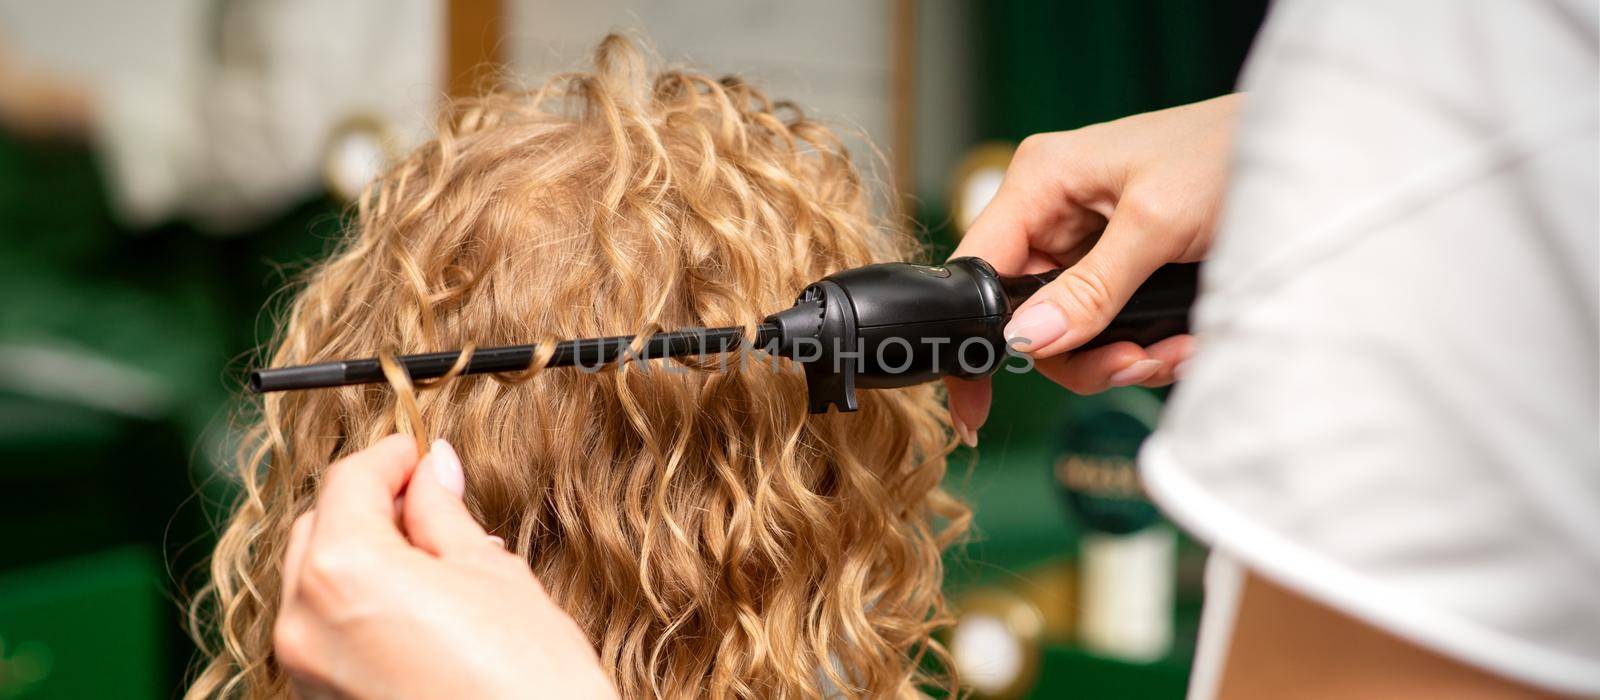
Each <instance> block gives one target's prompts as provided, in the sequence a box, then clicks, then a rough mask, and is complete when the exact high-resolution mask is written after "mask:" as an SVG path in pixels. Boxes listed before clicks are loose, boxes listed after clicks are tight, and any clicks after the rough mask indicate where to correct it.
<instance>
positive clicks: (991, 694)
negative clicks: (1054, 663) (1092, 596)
mask: <svg viewBox="0 0 1600 700" xmlns="http://www.w3.org/2000/svg"><path fill="white" fill-rule="evenodd" d="M955 607H956V610H957V613H958V615H957V617H956V623H955V625H954V626H953V627H952V628H951V629H950V644H949V648H950V658H951V660H952V661H954V662H955V667H956V673H957V674H958V675H959V677H960V682H961V685H962V687H964V688H970V689H971V690H972V691H973V692H974V693H976V694H977V696H978V697H982V698H990V699H994V700H1002V699H1007V698H1018V697H1022V696H1024V695H1026V694H1027V693H1028V691H1030V690H1032V689H1033V686H1034V684H1035V683H1036V682H1037V681H1038V677H1039V669H1040V664H1041V662H1042V657H1043V653H1044V652H1043V643H1044V642H1043V635H1044V626H1045V621H1044V617H1043V615H1042V614H1041V613H1040V612H1039V609H1038V608H1037V607H1035V606H1034V605H1033V604H1032V603H1030V602H1028V601H1027V600H1024V599H1023V598H1022V597H1020V596H1018V595H1016V594H1014V593H1011V592H1009V591H1006V590H1003V589H993V588H991V589H979V590H977V591H974V592H972V593H969V594H967V595H965V596H962V598H961V599H960V600H959V601H957V602H956V604H955Z"/></svg>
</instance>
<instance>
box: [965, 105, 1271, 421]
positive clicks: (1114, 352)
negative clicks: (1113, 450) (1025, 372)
mask: <svg viewBox="0 0 1600 700" xmlns="http://www.w3.org/2000/svg"><path fill="white" fill-rule="evenodd" d="M1241 99H1242V97H1241V96H1240V95H1228V96H1225V97H1218V98H1216V99H1212V100H1207V101H1205V102H1197V103H1195V104H1192V105H1185V106H1183V107H1175V108H1172V109H1166V110H1162V111H1159V112H1151V113H1149V114H1140V115H1135V116H1132V117H1128V118H1125V119H1119V120H1117V121H1113V122H1107V123H1104V124H1096V125H1093V126H1089V127H1084V128H1082V129H1077V130H1074V131H1064V132H1059V133H1051V134H1038V135H1035V136H1031V137H1029V138H1028V139H1026V140H1024V141H1023V142H1022V145H1021V146H1020V147H1019V148H1018V149H1017V153H1016V156H1015V157H1014V158H1013V159H1012V161H1011V167H1010V168H1009V169H1008V170H1007V171H1006V178H1005V182H1004V183H1003V184H1002V185H1001V186H1000V191H999V193H998V194H996V195H995V198H994V200H993V201H991V202H990V203H989V206H988V207H986V208H985V209H984V210H983V213H982V214H981V215H979V216H978V219H977V220H976V221H974V222H973V224H972V228H971V230H970V231H968V233H967V235H966V237H965V238H964V239H962V241H961V245H960V246H958V247H957V248H956V252H955V255H957V256H962V255H973V256H977V257H980V258H983V259H985V260H988V261H989V263H990V264H992V265H994V267H995V269H997V270H999V271H1000V272H1001V273H1002V274H1017V273H1024V272H1030V273H1031V272H1039V271H1042V270H1047V269H1051V268H1056V267H1062V266H1067V271H1066V272H1065V273H1064V274H1062V275H1061V277H1060V278H1058V279H1057V280H1056V281H1055V282H1053V283H1051V284H1050V285H1048V286H1046V287H1045V288H1044V289H1042V290H1040V292H1039V293H1038V294H1035V295H1034V296H1033V298H1031V299H1029V300H1028V301H1027V302H1026V303H1024V304H1023V305H1022V307H1021V308H1019V309H1018V310H1017V312H1016V314H1015V315H1014V316H1013V317H1012V320H1011V325H1009V326H1007V328H1006V337H1007V338H1008V339H1019V338H1020V339H1025V340H1026V341H1028V342H1026V343H1019V344H1018V345H1017V347H1018V349H1020V350H1023V351H1026V352H1028V353H1029V354H1030V355H1032V356H1033V357H1034V358H1035V359H1036V361H1037V368H1038V370H1039V372H1040V373H1042V374H1044V375H1045V376H1047V377H1049V378H1050V379H1052V380H1054V381H1055V382H1056V383H1058V384H1060V385H1062V386H1064V387H1066V388H1068V389H1070V390H1072V391H1076V392H1079V393H1094V392H1098V391H1103V390H1105V389H1108V388H1110V387H1113V386H1129V385H1133V384H1144V385H1149V386H1156V385H1161V384H1168V383H1171V382H1172V380H1173V370H1174V369H1175V368H1176V367H1177V366H1178V364H1179V363H1181V362H1182V361H1183V360H1184V359H1185V358H1187V357H1188V355H1189V352H1190V351H1191V349H1192V346H1193V340H1192V339H1191V338H1190V337H1189V336H1178V337H1175V338H1169V339H1167V340H1163V341H1161V342H1158V343H1156V344H1154V345H1151V346H1150V347H1148V348H1141V347H1139V346H1137V345H1135V344H1133V343H1114V344H1111V345H1107V346H1105V347H1102V348H1096V349H1094V350H1091V351H1086V352H1081V353H1069V351H1070V350H1072V349H1073V348H1075V347H1077V346H1079V345H1081V344H1083V342H1084V341H1087V340H1089V339H1090V338H1092V337H1094V336H1095V335H1096V334H1098V333H1099V332H1100V331H1101V330H1103V329H1104V328H1105V327H1106V325H1107V324H1109V323H1110V321H1111V319H1112V318H1113V317H1114V316H1116V314H1117V312H1118V311H1119V310H1121V308H1122V306H1123V304H1125V303H1127V301H1128V297H1130V296H1131V295H1132V294H1133V291H1134V290H1135V289H1137V288H1138V287H1139V285H1140V284H1141V283H1143V282H1144V281H1145V279H1147V278H1148V277H1149V276H1150V273H1152V272H1154V271H1155V270H1156V268H1158V267H1161V266H1162V265H1165V264H1166V263H1169V262H1192V261H1196V260H1200V259H1201V258H1204V257H1205V254H1206V250H1207V249H1208V248H1209V247H1210V245H1211V235H1212V230H1213V226H1214V224H1215V221H1216V215H1217V210H1218V209H1219V207H1220V205H1221V200H1222V192H1223V188H1224V186H1225V185H1226V180H1227V171H1228V155H1229V145H1230V138H1231V135H1232V131H1233V124H1234V118H1235V115H1236V114H1237V113H1238V108H1239V102H1240V100H1241ZM1102 230H1103V233H1102ZM946 384H948V385H949V388H950V410H951V413H952V415H953V417H954V419H955V421H956V429H957V430H958V431H960V432H961V435H962V438H963V439H965V440H966V441H967V442H968V443H969V444H971V443H973V442H975V440H976V436H975V433H976V430H977V429H978V428H979V427H980V426H982V425H983V422H984V421H985V420H987V418H988V415H989V401H990V393H989V382H988V380H986V379H985V380H976V381H963V380H958V379H947V380H946Z"/></svg>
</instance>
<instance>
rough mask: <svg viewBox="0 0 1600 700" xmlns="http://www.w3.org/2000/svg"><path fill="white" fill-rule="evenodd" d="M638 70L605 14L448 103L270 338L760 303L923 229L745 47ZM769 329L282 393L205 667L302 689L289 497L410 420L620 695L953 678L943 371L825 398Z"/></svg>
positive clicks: (306, 339) (706, 312)
mask: <svg viewBox="0 0 1600 700" xmlns="http://www.w3.org/2000/svg"><path fill="white" fill-rule="evenodd" d="M650 70H651V69H650V67H649V64H648V63H647V61H646V59H645V58H644V55H643V53H642V52H641V51H639V50H638V49H636V48H635V47H634V46H633V45H632V43H631V42H629V41H628V40H625V39H623V38H620V37H617V36H610V37H607V38H606V39H605V40H604V41H603V42H602V43H601V44H600V46H599V48H598V49H597V51H596V54H595V68H594V70H593V72H590V73H576V74H568V75H560V76H557V77H555V78H552V79H551V80H549V81H548V82H547V83H545V84H544V86H543V87H541V88H539V89H537V90H534V91H531V92H527V93H516V94H511V93H506V94H494V95H489V96H487V97H483V98H480V99H477V100H473V101H469V102H467V103H465V104H463V105H460V107H459V108H458V109H456V110H454V113H453V116H452V117H450V118H447V119H446V120H445V123H444V124H443V125H442V126H441V127H440V129H439V133H438V138H437V140H435V141H433V142H430V143H428V144H426V145H424V146H423V147H421V148H420V149H418V150H417V151H416V152H414V153H412V154H411V155H410V156H409V157H408V158H407V159H406V160H405V161H403V162H402V163H400V164H398V165H397V166H395V167H394V168H393V169H392V170H390V171H389V172H387V173H386V174H385V175H384V176H383V177H381V178H380V179H379V180H378V181H377V182H375V183H373V185H372V186H371V187H370V188H369V189H368V191H367V192H366V194H365V195H364V196H363V197H362V199H361V202H360V204H359V206H358V214H357V217H356V220H355V222H354V225H353V226H352V228H351V229H350V231H349V233H348V234H347V236H346V238H345V240H344V241H343V243H342V245H341V247H340V249H339V251H338V252H337V253H336V254H334V255H333V256H332V257H331V258H330V259H328V260H326V261H324V262H322V263H321V264H319V265H317V266H316V267H315V268H313V269H312V270H311V271H310V273H309V274H308V275H307V277H306V279H305V280H304V282H303V285H304V286H303V288H301V289H300V290H299V292H298V294H297V295H296V296H295V298H294V301H293V304H292V306H291V308H290V310H289V312H288V315H287V318H286V319H285V320H284V321H283V323H281V325H280V328H279V333H278V338H277V340H276V341H275V343H274V347H275V350H274V351H273V352H272V354H271V360H270V363H271V364H272V365H274V366H282V365H290V364H303V363H310V362H321V361H328V360H332V359H336V358H346V357H358V356H372V355H376V354H379V353H382V352H388V351H390V350H391V349H405V350H406V351H416V352H421V351H428V350H438V349H444V348H452V347H462V346H466V345H468V344H471V343H476V344H478V345H479V346H487V345H504V344H514V343H520V342H528V341H530V340H540V339H550V338H556V337H579V336H599V335H620V334H632V333H642V332H649V331H652V330H655V329H658V328H676V327H685V326H727V325H744V326H746V327H751V326H753V324H754V322H755V321H757V320H759V319H760V318H761V317H762V315H763V314H765V313H767V312H770V311H773V310H776V309H780V308H784V307H786V306H787V305H788V304H790V303H792V301H793V298H794V295H795V294H796V292H797V291H798V290H800V289H801V288H802V287H804V286H805V285H806V284H807V283H808V282H811V281H813V280H816V279H818V278H820V277H823V276H825V275H827V274H829V273H832V272H835V271H838V270H840V269H844V268H849V267H854V266H858V265H864V264H868V263H874V262H884V261H891V260H905V259H909V258H912V257H914V256H916V255H917V254H918V249H917V246H916V245H915V242H914V241H913V240H912V239H911V238H910V237H909V236H906V235H904V234H900V233H896V232H894V231H893V230H892V228H890V227H884V226H880V225H877V223H878V222H877V221H876V219H875V217H874V215H873V213H872V206H871V203H870V202H869V199H870V197H869V187H867V186H866V185H865V184H864V183H863V179H862V177H861V175H860V173H859V172H858V170H857V169H856V167H855V166H854V165H853V164H852V162H851V160H850V157H849V155H848V153H847V152H846V149H845V148H844V146H843V145H842V143H841V141H840V140H839V138H838V137H837V136H836V135H835V134H834V133H833V132H832V131H830V130H829V129H828V128H826V127H824V126H822V125H821V124H819V123H818V122H816V121H813V120H811V119H808V118H806V117H805V116H804V115H802V114H801V113H800V111H799V110H798V109H796V108H794V107H793V106H792V105H789V104H785V103H774V102H772V101H770V100H769V99H768V98H767V97H766V96H765V95H764V94H763V93H762V92H761V91H759V90H757V89H755V88H752V87H750V86H748V85H746V84H745V83H743V82H741V81H740V80H738V79H736V78H724V79H721V80H716V79H713V78H710V77H708V76H706V75H703V74H699V73H694V72H688V71H680V70H666V71H662V72H659V73H656V74H654V75H652V74H651V73H650ZM747 352H754V351H747ZM761 357H762V358H763V359H762V361H754V362H747V363H740V362H730V363H727V367H725V368H722V369H717V370H716V371H712V369H714V368H704V367H701V368H691V369H690V370H689V371H676V372H674V371H663V370H662V369H661V368H659V367H650V366H638V365H637V364H629V365H623V366H619V367H615V368H612V369H611V370H610V371H606V372H602V373H599V374H586V373H582V372H580V371H577V370H571V369H565V370H550V371H544V372H540V371H538V368H537V367H535V368H533V369H531V370H530V371H529V372H526V373H523V375H522V376H503V375H502V376H495V377H459V378H455V379H451V380H449V381H446V382H443V383H440V384H437V385H435V386H433V387H429V388H426V389H424V388H422V387H418V388H417V390H415V391H414V390H413V388H412V387H410V386H409V383H408V382H405V381H404V380H403V379H401V380H400V381H397V382H395V383H394V386H391V387H384V386H367V387H344V388H338V389H325V390H316V391H303V392H296V393H287V394H273V395H269V396H267V397H266V399H265V400H264V402H262V403H261V404H260V405H258V406H257V415H256V418H255V419H254V420H253V421H252V425H251V428H250V430H249V433H248V436H249V438H248V440H247V443H246V447H245V449H244V450H242V452H241V456H240V460H239V461H240V468H239V469H240V477H241V478H242V484H243V489H242V497H241V499H240V501H239V503H238V505H237V506H236V508H235V510H234V513H233V515H232V518H231V520H230V521H229V523H228V525H227V527H226V530H225V532H224V533H223V535H222V537H221V540H220V542H219V543H218V545H217V549H216V551H215V554H214V556H213V559H212V562H211V568H210V573H211V577H210V581H209V583H208V584H207V586H206V588H205V589H203V590H202V591H201V594H200V595H199V596H198V597H197V599H196V600H195V601H194V603H193V605H192V607H191V611H190V623H191V628H192V632H193V633H194V634H195V636H196V638H197V639H198V640H200V642H201V645H202V648H203V656H204V659H203V666H202V667H201V668H200V670H199V672H198V675H197V677H196V679H195V681H194V683H193V684H192V686H191V687H190V689H189V696H190V697H210V696H224V697H263V696H278V695H283V694H285V693H286V690H287V685H286V680H285V678H284V674H283V672H282V671H281V669H280V668H279V667H278V666H277V664H276V663H275V662H274V660H273V655H272V641H271V629H272V624H273V619H274V615H275V613H276V610H275V608H276V604H277V601H278V599H279V591H278V586H279V575H280V571H279V563H280V561H281V559H282V557H283V550H284V547H285V545H286V542H287V539H288V534H289V528H290V524H291V522H292V521H293V520H294V518H295V516H297V515H299V514H300V513H302V512H304V511H305V510H307V509H308V508H310V507H311V505H312V502H313V500H314V499H315V497H316V494H317V489H318V484H319V482H320V479H321V475H322V473H323V471H324V470H325V469H326V468H327V466H328V465H329V464H331V463H333V462H334V461H336V460H338V459H339V458H341V457H343V456H345V455H348V454H350V453H352V452H354V451H356V450H358V449H360V448H362V447H365V446H367V445H369V444H371V443H372V442H373V441H375V440H377V439H379V438H380V437H382V436H384V435H385V434H387V433H390V432H392V431H394V430H395V429H396V428H397V427H399V428H402V429H406V430H409V431H411V432H413V433H416V434H417V435H418V436H419V437H421V436H422V435H423V434H425V433H431V436H433V437H443V438H446V439H448V440H449V441H450V442H451V444H453V445H454V446H455V448H456V450H457V451H458V452H459V453H460V455H461V457H462V460H463V462H464V464H465V465H466V469H467V473H466V479H467V490H466V502H467V504H468V507H469V508H470V510H471V511H472V513H473V514H474V515H475V516H476V517H477V518H478V519H479V521H480V522H482V523H483V524H484V525H485V527H486V528H487V529H488V530H489V531H490V532H492V533H495V534H498V535H500V536H502V537H504V538H505V539H506V541H507V542H508V543H510V546H512V547H513V548H514V549H515V551H517V552H518V553H519V554H520V555H521V556H523V557H524V558H525V559H526V560H527V561H528V562H529V563H530V565H531V566H532V567H533V569H534V571H535V573H536V574H537V575H538V577H539V579H540V580H541V581H542V582H543V583H544V585H545V586H546V587H547V589H548V590H549V592H550V594H551V596H552V597H553V598H554V599H555V600H556V602H557V603H559V604H560V605H561V606H562V608H563V609H565V610H566V611H567V612H568V613H569V614H571V615H572V616H573V618H575V619H576V620H577V622H578V625H579V626H580V627H581V628H582V629H583V630H585V631H586V632H587V633H588V635H589V637H590V639H591V640H592V641H593V642H594V644H595V646H596V648H597V650H598V651H599V656H600V659H601V661H602V663H603V664H604V666H605V668H606V670H607V672H608V673H609V674H610V677H611V678H612V679H613V681H614V682H615V684H616V686H617V688H618V689H619V690H620V691H621V693H622V694H623V695H624V696H625V697H649V696H654V697H673V698H677V697H719V698H720V697H740V698H770V697H820V696H824V695H829V696H845V697H889V696H900V697H910V696H916V695H918V694H919V693H920V692H921V691H922V689H923V688H924V687H926V686H927V685H928V684H929V683H937V684H941V685H943V684H944V683H945V679H944V678H943V677H942V676H940V675H933V676H930V673H929V671H928V670H927V669H928V668H930V667H936V666H939V665H940V664H937V663H933V664H930V663H929V662H928V659H927V658H926V657H927V656H929V655H930V654H932V655H934V656H938V657H943V656H944V651H943V649H942V648H941V647H940V646H939V645H938V643H937V642H936V641H935V640H934V639H933V638H932V632H933V631H934V630H935V629H936V628H938V627H940V626H941V625H944V624H946V623H947V622H948V616H947V614H946V609H945V601H944V599H943V596H942V594H941V592H940V579H941V561H940V557H941V552H942V550H943V549H944V548H945V547H946V546H948V545H949V544H950V543H951V542H952V541H953V540H954V539H955V538H957V537H959V536H960V535H961V534H962V533H963V532H964V530H965V528H966V524H967V518H968V513H967V510H966V509H965V507H964V506H962V504H961V503H959V502H958V501H956V500H955V499H953V498H952V497H951V496H949V495H948V494H947V493H945V492H944V491H943V490H941V488H940V481H941V479H942V477H943V475H944V471H945V459H946V457H947V456H948V454H949V453H950V451H951V449H952V448H953V446H954V444H955V440H954V437H953V436H952V434H951V432H950V430H949V429H948V428H947V426H948V425H949V421H948V416H947V414H946V412H945V410H944V408H943V404H942V402H941V401H940V399H939V396H938V394H937V393H936V389H935V388H933V387H931V386H922V387H914V388H908V389H898V390H885V391H871V392H866V393H864V394H863V395H862V397H861V409H860V412H859V413H856V414H853V415H838V414H833V415H821V416H812V415H808V414H807V413H806V404H805V387H804V381H803V377H802V376H800V374H799V373H798V371H797V368H795V367H792V366H788V365H787V364H784V365H781V366H780V368H779V370H777V371H774V370H773V369H772V367H771V365H770V363H769V362H768V361H767V360H766V359H765V356H764V355H763V356H761ZM784 362H785V363H787V361H784ZM536 364H539V363H536ZM408 404H411V405H412V410H407V409H406V406H407V405H408ZM408 415H409V416H414V417H413V418H409V419H408V418H407V416H408ZM944 665H945V666H948V664H944Z"/></svg>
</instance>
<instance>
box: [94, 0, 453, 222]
mask: <svg viewBox="0 0 1600 700" xmlns="http://www.w3.org/2000/svg"><path fill="white" fill-rule="evenodd" d="M441 5H442V4H441V3H439V2H436V1H435V0H340V1H339V2H325V1H323V0H242V1H239V2H230V3H218V4H217V7H218V8H219V9H218V10H217V11H218V12H220V13H221V14H220V15H219V16H218V17H216V18H214V19H213V21H212V22H211V23H210V26H209V29H208V30H207V31H209V32H210V34H211V35H210V36H208V37H206V41H204V42H203V43H204V44H205V48H204V50H201V51H197V52H195V55H196V57H197V59H198V60H200V61H201V63H202V65H199V66H195V67H194V68H193V70H191V71H189V80H186V81H182V82H178V83H171V84H155V85H150V84H137V83H135V82H125V83H123V84H122V85H119V86H115V87H113V88H111V89H108V90H105V91H103V92H102V93H101V95H100V106H99V109H98V115H99V124H98V125H97V129H96V130H97V132H98V133H97V140H98V141H99V143H100V145H101V147H102V150H103V152H104V153H105V160H106V169H107V172H108V174H109V179H110V185H111V191H112V195H113V198H114V200H115V202H116V204H117V209H118V211H119V212H121V213H122V215H123V217H124V219H125V220H127V221H128V222H129V223H131V224H133V225H149V224H153V223H159V222H160V221H163V220H165V219H168V218H171V217H175V216H186V217H190V218H193V219H195V220H197V221H199V222H201V223H203V224H206V225H208V226H210V227H212V228H216V229H223V230H225V229H228V228H233V227H236V226H238V225H240V224H242V223H247V222H249V221H252V220H255V219H258V218H259V217H261V216H263V215H269V214H271V213H272V212H273V211H274V210H276V209H279V208H281V207H283V206H286V205H288V204H291V203H293V202H294V201H295V200H296V199H298V198H301V197H305V196H307V195H309V194H311V193H313V192H315V191H316V189H317V187H318V184H319V178H320V173H321V164H322V156H323V150H324V147H325V144H326V141H327V139H328V136H329V135H330V133H331V132H332V131H333V130H334V129H335V128H336V127H337V126H338V125H339V124H340V123H341V122H343V121H345V120H347V119H351V118H355V117H374V118H378V119H381V120H384V121H386V122H388V123H390V124H392V125H393V126H394V127H395V128H396V129H397V130H398V131H399V133H400V134H402V135H403V136H405V137H409V138H410V140H412V141H414V140H416V138H415V137H417V136H419V135H420V134H421V133H423V131H424V130H425V125H426V124H427V120H428V119H429V118H430V117H431V115H432V113H433V111H434V109H435V107H436V105H437V104H438V102H439V98H440V94H439V85H440V78H441V77H442V74H443V70H442V49H443V41H444V32H443V16H442V9H441Z"/></svg>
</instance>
